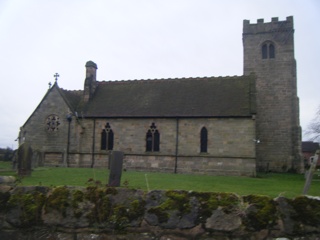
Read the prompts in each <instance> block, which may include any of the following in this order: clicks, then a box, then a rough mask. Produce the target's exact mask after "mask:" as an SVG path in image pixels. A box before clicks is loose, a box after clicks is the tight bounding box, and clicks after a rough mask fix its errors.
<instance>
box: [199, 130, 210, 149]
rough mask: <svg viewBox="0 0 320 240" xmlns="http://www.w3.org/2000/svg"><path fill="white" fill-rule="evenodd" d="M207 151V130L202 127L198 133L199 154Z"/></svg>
mask: <svg viewBox="0 0 320 240" xmlns="http://www.w3.org/2000/svg"><path fill="white" fill-rule="evenodd" d="M207 150H208V130H207V129H206V128H205V127H203V128H202V129H201V133H200V152H207Z"/></svg>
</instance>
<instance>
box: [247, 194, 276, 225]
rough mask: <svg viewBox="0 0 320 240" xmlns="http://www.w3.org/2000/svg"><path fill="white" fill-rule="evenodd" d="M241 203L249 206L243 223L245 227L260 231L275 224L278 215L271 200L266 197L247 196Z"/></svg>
mask: <svg viewBox="0 0 320 240" xmlns="http://www.w3.org/2000/svg"><path fill="white" fill-rule="evenodd" d="M243 201H244V202H245V203H248V204H249V206H248V208H247V214H246V221H245V223H246V225H247V227H253V228H254V229H256V230H260V229H264V228H268V227H271V226H273V225H275V224H276V221H277V219H278V215H277V208H276V203H275V202H274V201H273V199H271V198H270V197H267V196H259V195H248V196H244V197H243Z"/></svg>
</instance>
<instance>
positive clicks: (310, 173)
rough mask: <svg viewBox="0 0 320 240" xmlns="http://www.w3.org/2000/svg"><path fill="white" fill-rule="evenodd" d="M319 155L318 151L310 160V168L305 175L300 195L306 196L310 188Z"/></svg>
mask: <svg viewBox="0 0 320 240" xmlns="http://www.w3.org/2000/svg"><path fill="white" fill-rule="evenodd" d="M319 154H320V151H319V150H317V152H316V154H315V155H314V156H313V157H311V158H310V160H311V161H310V168H309V170H308V172H307V174H306V182H305V184H304V188H303V191H302V194H303V195H306V194H307V193H308V191H309V188H310V185H311V182H312V177H313V174H314V172H315V170H316V165H317V161H318V157H319Z"/></svg>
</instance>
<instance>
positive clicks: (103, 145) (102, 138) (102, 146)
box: [101, 129, 107, 150]
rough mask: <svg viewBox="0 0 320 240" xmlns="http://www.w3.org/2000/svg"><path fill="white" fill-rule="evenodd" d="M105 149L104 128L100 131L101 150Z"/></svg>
mask: <svg viewBox="0 0 320 240" xmlns="http://www.w3.org/2000/svg"><path fill="white" fill-rule="evenodd" d="M106 149H107V132H106V130H105V129H103V130H102V133H101V150H106Z"/></svg>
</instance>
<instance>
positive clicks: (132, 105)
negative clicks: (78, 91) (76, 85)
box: [65, 75, 255, 117]
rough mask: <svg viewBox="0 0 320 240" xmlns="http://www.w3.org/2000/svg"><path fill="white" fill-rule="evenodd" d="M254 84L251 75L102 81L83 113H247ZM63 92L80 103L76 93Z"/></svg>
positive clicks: (252, 110) (252, 107)
mask: <svg viewBox="0 0 320 240" xmlns="http://www.w3.org/2000/svg"><path fill="white" fill-rule="evenodd" d="M254 86H255V77H254V76H252V75H251V76H237V77H216V78H214V77H210V78H207V77H205V78H181V79H154V80H133V81H102V82H97V88H96V91H95V93H94V96H93V98H92V99H91V100H89V102H88V103H87V104H86V105H85V106H83V107H84V108H83V109H82V111H83V114H84V116H85V117H249V116H252V114H254V113H255V88H254ZM65 96H66V97H67V98H68V99H69V98H70V100H69V102H70V103H71V102H73V104H76V105H77V104H78V106H79V103H76V102H77V101H78V100H75V99H77V97H76V96H74V95H72V94H70V93H66V94H65ZM76 108H77V107H75V109H76Z"/></svg>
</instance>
